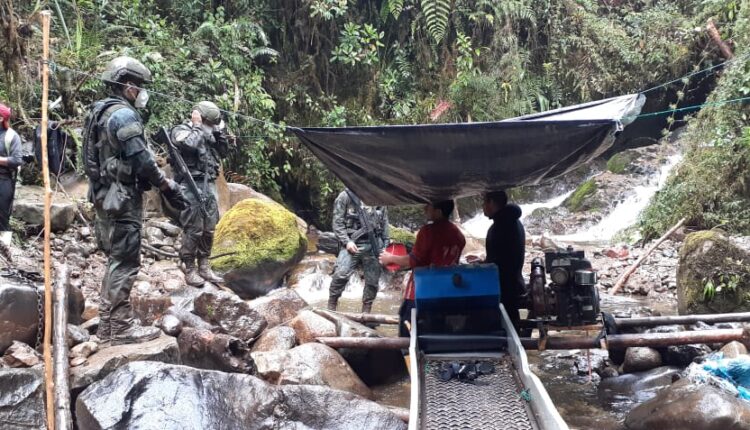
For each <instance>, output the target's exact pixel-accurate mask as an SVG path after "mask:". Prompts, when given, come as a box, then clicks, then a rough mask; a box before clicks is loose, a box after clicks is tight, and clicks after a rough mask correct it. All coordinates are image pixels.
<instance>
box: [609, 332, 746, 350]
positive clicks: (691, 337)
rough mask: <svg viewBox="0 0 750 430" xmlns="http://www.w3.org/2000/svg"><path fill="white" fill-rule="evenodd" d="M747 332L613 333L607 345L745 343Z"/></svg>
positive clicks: (615, 346) (617, 346) (650, 345)
mask: <svg viewBox="0 0 750 430" xmlns="http://www.w3.org/2000/svg"><path fill="white" fill-rule="evenodd" d="M747 336H748V332H747V331H744V330H743V329H741V328H737V329H720V330H701V331H678V332H675V333H648V334H645V333H638V334H614V335H610V336H607V347H609V348H627V347H630V346H649V347H652V348H661V347H665V346H672V345H688V344H691V343H728V342H731V341H733V340H737V341H741V342H743V343H745V342H746V341H747V340H748V338H747Z"/></svg>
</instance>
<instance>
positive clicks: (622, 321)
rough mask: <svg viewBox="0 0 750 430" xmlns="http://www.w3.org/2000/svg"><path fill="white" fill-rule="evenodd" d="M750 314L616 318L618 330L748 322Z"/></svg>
mask: <svg viewBox="0 0 750 430" xmlns="http://www.w3.org/2000/svg"><path fill="white" fill-rule="evenodd" d="M748 321H750V312H738V313H728V314H705V315H670V316H666V317H637V318H615V326H617V328H628V327H654V326H660V325H671V324H695V323H697V322H704V323H706V324H716V323H724V322H748Z"/></svg>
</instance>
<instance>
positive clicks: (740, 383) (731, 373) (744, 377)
mask: <svg viewBox="0 0 750 430" xmlns="http://www.w3.org/2000/svg"><path fill="white" fill-rule="evenodd" d="M703 370H705V371H707V372H709V373H710V374H712V375H715V376H718V377H719V378H722V379H725V380H727V381H729V382H731V383H732V384H733V385H734V386H735V388H737V391H738V392H739V396H740V397H741V398H743V399H745V400H748V401H750V356H748V355H741V356H739V357H737V358H713V359H708V360H706V361H705V362H704V363H703Z"/></svg>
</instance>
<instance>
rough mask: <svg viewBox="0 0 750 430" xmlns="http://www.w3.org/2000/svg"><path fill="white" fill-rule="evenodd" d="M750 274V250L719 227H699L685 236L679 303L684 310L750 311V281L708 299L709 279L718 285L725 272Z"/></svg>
mask: <svg viewBox="0 0 750 430" xmlns="http://www.w3.org/2000/svg"><path fill="white" fill-rule="evenodd" d="M725 274H736V275H737V276H739V277H740V279H741V278H743V277H744V278H746V277H748V276H750V254H748V252H747V251H745V250H743V249H742V248H739V247H738V246H736V245H735V244H734V243H732V242H731V241H730V240H729V239H727V238H726V237H724V236H723V235H722V234H721V233H719V232H717V231H699V232H696V233H692V234H690V235H688V236H687V237H686V238H685V241H684V243H683V245H682V248H681V249H680V260H679V263H678V266H677V307H678V311H679V313H680V314H683V315H684V314H706V313H728V312H747V311H750V300H749V299H748V296H750V284H748V283H742V282H739V283H738V285H736V287H735V288H726V287H725V288H723V289H722V290H721V291H715V294H714V296H713V298H712V299H710V300H706V299H705V297H704V289H705V285H706V281H705V280H706V279H707V280H711V282H713V284H714V285H715V286H716V287H718V286H719V285H720V284H721V275H725Z"/></svg>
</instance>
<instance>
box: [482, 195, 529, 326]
mask: <svg viewBox="0 0 750 430" xmlns="http://www.w3.org/2000/svg"><path fill="white" fill-rule="evenodd" d="M483 209H484V215H485V216H487V217H488V218H492V220H493V223H492V226H491V227H490V229H489V230H488V231H487V241H486V247H487V258H486V260H485V263H493V264H495V265H497V268H498V270H499V272H500V301H501V302H502V303H503V306H505V310H506V311H507V312H508V316H509V317H510V320H511V321H512V322H513V326H514V327H515V328H516V331H518V329H519V322H520V319H521V317H520V315H519V312H518V309H519V307H520V305H521V303H520V298H521V294H522V293H523V291H524V280H523V274H522V270H523V261H524V255H525V253H526V233H525V231H524V229H523V224H521V221H520V218H521V208H520V207H519V206H518V205H515V204H508V195H507V194H506V193H505V191H493V192H490V193H487V194H485V196H484V205H483Z"/></svg>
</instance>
